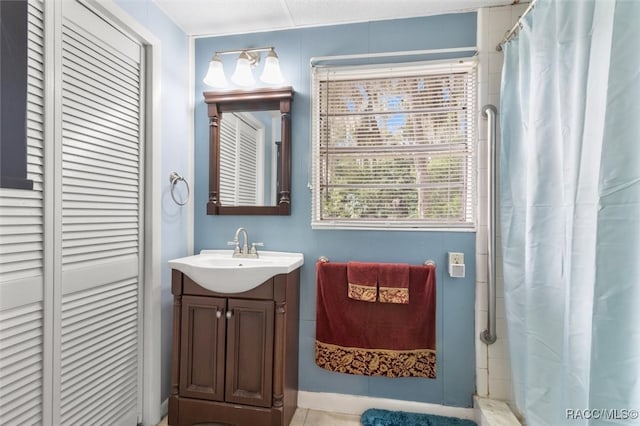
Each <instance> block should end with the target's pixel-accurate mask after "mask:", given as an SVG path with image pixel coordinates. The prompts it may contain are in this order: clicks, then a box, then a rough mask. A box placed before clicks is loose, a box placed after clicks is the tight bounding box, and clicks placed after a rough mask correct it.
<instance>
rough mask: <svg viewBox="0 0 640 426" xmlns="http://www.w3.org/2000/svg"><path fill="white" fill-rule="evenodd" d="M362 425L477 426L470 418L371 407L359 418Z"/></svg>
mask: <svg viewBox="0 0 640 426" xmlns="http://www.w3.org/2000/svg"><path fill="white" fill-rule="evenodd" d="M360 423H362V426H477V425H476V422H474V421H471V420H464V419H456V418H455V417H444V416H436V415H434V414H420V413H407V412H404V411H388V410H378V409H376V408H371V409H369V410H367V411H365V412H364V413H362V417H361V418H360Z"/></svg>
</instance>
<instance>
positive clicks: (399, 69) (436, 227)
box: [309, 57, 479, 232]
mask: <svg viewBox="0 0 640 426" xmlns="http://www.w3.org/2000/svg"><path fill="white" fill-rule="evenodd" d="M452 72H465V73H468V76H467V77H466V78H467V79H469V80H468V81H467V83H468V85H469V87H470V90H465V100H466V101H467V103H468V108H469V110H468V113H467V121H466V123H468V124H470V126H469V129H468V130H467V131H466V132H465V134H466V135H467V137H466V139H467V141H468V142H467V143H466V151H465V150H461V151H460V152H462V151H464V152H465V153H466V154H465V155H464V158H465V162H464V164H465V168H464V169H463V173H465V177H466V178H465V180H464V185H465V191H464V194H465V197H464V199H465V202H464V205H463V211H464V215H463V216H464V220H462V221H461V220H457V221H454V220H448V221H443V220H438V221H436V220H428V219H417V220H413V219H406V218H398V219H379V220H375V219H373V220H372V219H366V220H363V219H348V218H345V219H342V218H341V219H335V218H334V219H326V218H322V217H321V213H322V212H321V209H322V203H321V193H322V190H323V188H322V187H321V176H320V173H321V169H322V167H321V161H322V158H321V153H320V151H321V142H320V140H321V136H320V131H321V129H320V107H319V102H320V93H319V91H320V82H321V81H322V82H324V81H327V80H328V78H327V77H326V76H327V75H331V76H332V77H336V79H353V80H366V79H372V80H373V79H380V78H393V77H395V76H398V77H407V76H421V75H425V76H427V75H431V76H432V75H446V74H451V73H452ZM477 73H478V69H477V59H476V58H475V57H470V58H454V59H445V60H435V61H426V62H410V63H394V64H376V65H360V66H319V65H316V66H313V67H312V72H311V110H312V112H311V138H310V141H311V142H310V143H311V147H310V154H311V155H310V160H311V176H310V179H309V187H310V190H311V192H312V197H311V199H312V209H311V215H312V217H311V226H312V229H319V230H321V229H361V230H413V231H462V232H474V231H475V230H476V222H477V211H476V210H477V202H476V201H477V199H476V198H477V193H476V187H477V179H478V178H477V170H476V164H477V159H476V156H477V147H478V145H479V137H478V123H477V121H478V120H477V117H476V116H477V114H476V111H477V91H478V87H477V85H478V84H477ZM323 77H324V78H323ZM329 81H330V80H329ZM396 151H399V150H396ZM323 155H326V153H325V154H323ZM461 217H462V216H461Z"/></svg>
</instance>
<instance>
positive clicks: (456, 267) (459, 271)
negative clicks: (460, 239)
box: [449, 252, 465, 278]
mask: <svg viewBox="0 0 640 426" xmlns="http://www.w3.org/2000/svg"><path fill="white" fill-rule="evenodd" d="M464 270H465V268H464V253H454V252H449V276H450V277H451V278H464V273H465V271H464Z"/></svg>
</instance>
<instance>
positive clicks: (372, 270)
mask: <svg viewBox="0 0 640 426" xmlns="http://www.w3.org/2000/svg"><path fill="white" fill-rule="evenodd" d="M347 281H348V283H349V285H348V287H347V295H348V296H349V297H350V298H352V299H354V300H362V301H363V302H375V301H376V300H377V299H378V263H367V262H349V263H347Z"/></svg>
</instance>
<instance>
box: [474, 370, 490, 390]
mask: <svg viewBox="0 0 640 426" xmlns="http://www.w3.org/2000/svg"><path fill="white" fill-rule="evenodd" d="M476 392H477V394H478V396H489V381H488V375H487V369H486V368H478V369H476Z"/></svg>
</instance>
